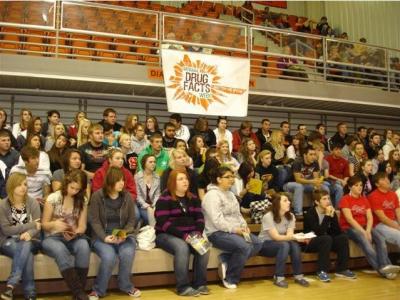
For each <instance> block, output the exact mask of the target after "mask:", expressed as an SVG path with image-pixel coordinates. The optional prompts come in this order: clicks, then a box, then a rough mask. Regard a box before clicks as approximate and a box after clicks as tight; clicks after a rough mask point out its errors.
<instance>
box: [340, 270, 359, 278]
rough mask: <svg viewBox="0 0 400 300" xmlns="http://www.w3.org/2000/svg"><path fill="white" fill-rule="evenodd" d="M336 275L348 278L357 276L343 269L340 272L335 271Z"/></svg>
mask: <svg viewBox="0 0 400 300" xmlns="http://www.w3.org/2000/svg"><path fill="white" fill-rule="evenodd" d="M335 276H336V277H341V278H349V279H356V278H357V276H356V274H354V273H353V272H352V271H350V270H344V271H340V272H336V273H335Z"/></svg>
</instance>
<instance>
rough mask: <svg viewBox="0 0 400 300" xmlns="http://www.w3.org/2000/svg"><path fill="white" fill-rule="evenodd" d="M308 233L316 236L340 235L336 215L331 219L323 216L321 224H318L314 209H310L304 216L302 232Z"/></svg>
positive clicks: (340, 231)
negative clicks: (311, 232)
mask: <svg viewBox="0 0 400 300" xmlns="http://www.w3.org/2000/svg"><path fill="white" fill-rule="evenodd" d="M310 231H313V232H314V233H315V234H316V235H317V236H320V235H330V236H336V235H339V234H341V233H342V230H341V229H340V227H339V222H338V218H337V215H336V213H335V215H334V216H333V217H329V216H324V219H323V220H322V223H321V224H319V218H318V214H317V210H316V208H315V207H311V208H310V209H309V210H308V211H307V212H306V213H305V215H304V232H305V233H307V232H310Z"/></svg>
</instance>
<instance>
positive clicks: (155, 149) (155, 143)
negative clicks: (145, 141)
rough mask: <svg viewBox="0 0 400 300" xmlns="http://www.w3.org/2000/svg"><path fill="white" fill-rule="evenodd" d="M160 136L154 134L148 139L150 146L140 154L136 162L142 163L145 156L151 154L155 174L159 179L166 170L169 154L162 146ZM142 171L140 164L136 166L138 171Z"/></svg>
mask: <svg viewBox="0 0 400 300" xmlns="http://www.w3.org/2000/svg"><path fill="white" fill-rule="evenodd" d="M162 140H163V139H162V136H161V134H159V133H154V134H153V135H152V136H151V137H150V145H149V146H147V147H146V148H145V149H144V150H143V151H142V152H140V154H139V157H138V161H142V157H143V156H144V155H145V154H153V155H154V156H155V157H156V172H157V174H158V175H159V176H160V177H161V175H162V173H163V172H164V171H165V170H166V169H168V164H169V154H168V151H166V150H165V149H164V148H163V146H162ZM141 170H142V166H141V164H138V171H141Z"/></svg>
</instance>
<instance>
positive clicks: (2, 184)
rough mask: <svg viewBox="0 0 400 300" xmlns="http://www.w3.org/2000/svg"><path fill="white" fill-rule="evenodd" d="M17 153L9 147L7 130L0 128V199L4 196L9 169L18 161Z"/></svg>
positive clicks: (5, 194)
mask: <svg viewBox="0 0 400 300" xmlns="http://www.w3.org/2000/svg"><path fill="white" fill-rule="evenodd" d="M18 159H19V153H18V151H16V150H14V149H12V148H11V138H10V135H9V133H8V131H7V130H5V129H0V199H3V198H6V197H7V193H6V182H7V178H8V175H9V173H10V170H11V168H12V167H13V166H15V165H16V164H17V163H18Z"/></svg>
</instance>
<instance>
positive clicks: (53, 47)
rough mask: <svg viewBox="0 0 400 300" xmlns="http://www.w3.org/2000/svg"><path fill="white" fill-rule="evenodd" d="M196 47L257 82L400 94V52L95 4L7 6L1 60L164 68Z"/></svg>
mask: <svg viewBox="0 0 400 300" xmlns="http://www.w3.org/2000/svg"><path fill="white" fill-rule="evenodd" d="M178 46H179V47H178ZM193 46H197V47H200V48H203V50H207V53H213V54H218V55H230V56H238V57H246V58H249V59H250V64H251V75H252V76H256V77H268V78H281V79H291V80H301V81H314V82H324V81H333V82H335V83H340V84H351V85H363V86H368V87H379V88H383V89H387V90H389V91H399V88H400V63H399V59H400V50H397V49H390V48H385V47H379V46H374V45H370V44H363V43H355V42H349V41H345V40H340V39H332V38H326V37H322V36H319V35H313V34H306V33H299V32H293V31H289V30H281V29H277V28H271V27H263V26H256V25H252V24H244V23H241V22H227V21H222V20H216V19H209V18H203V17H196V16H192V15H190V16H189V15H182V14H174V13H164V12H158V11H152V10H145V9H138V8H130V7H129V8H128V7H124V6H117V5H109V4H100V3H95V2H82V1H50V0H49V1H35V2H30V1H9V2H4V1H2V2H0V52H1V53H13V54H20V55H26V54H27V55H40V56H48V57H57V58H68V59H86V60H92V61H103V62H116V63H135V64H142V65H150V66H160V65H161V59H160V49H161V48H163V47H176V48H179V49H189V48H190V47H193ZM205 52H206V51H205Z"/></svg>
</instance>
